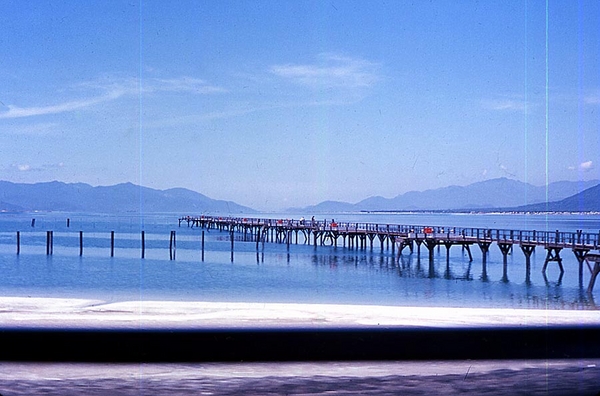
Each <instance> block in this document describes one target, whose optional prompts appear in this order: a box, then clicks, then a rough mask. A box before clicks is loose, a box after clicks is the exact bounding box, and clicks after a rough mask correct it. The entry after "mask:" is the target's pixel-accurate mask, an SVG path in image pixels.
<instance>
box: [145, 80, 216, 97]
mask: <svg viewBox="0 0 600 396" xmlns="http://www.w3.org/2000/svg"><path fill="white" fill-rule="evenodd" d="M144 89H147V90H148V91H149V92H160V91H163V92H189V93H194V94H211V93H221V92H227V90H226V89H224V88H222V87H218V86H215V85H210V84H208V83H207V82H206V81H204V80H201V79H198V78H192V77H180V78H171V79H151V80H149V81H147V86H145V88H144Z"/></svg>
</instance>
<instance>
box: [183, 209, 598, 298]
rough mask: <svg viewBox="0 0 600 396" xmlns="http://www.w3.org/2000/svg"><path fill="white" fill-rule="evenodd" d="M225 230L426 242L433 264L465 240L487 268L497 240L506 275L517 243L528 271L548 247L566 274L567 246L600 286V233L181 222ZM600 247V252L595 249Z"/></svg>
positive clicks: (293, 238) (365, 244) (258, 235)
mask: <svg viewBox="0 0 600 396" xmlns="http://www.w3.org/2000/svg"><path fill="white" fill-rule="evenodd" d="M182 224H187V226H188V227H199V228H205V229H218V230H220V231H228V232H231V233H234V232H237V233H241V234H242V235H243V239H244V240H247V241H255V242H256V246H257V248H258V245H259V243H260V242H262V243H265V242H274V243H285V244H288V245H289V244H291V243H295V244H298V243H303V244H311V245H314V246H315V248H316V247H317V246H336V247H337V246H339V245H340V244H341V245H342V246H343V247H348V248H357V249H368V248H370V249H373V247H374V245H376V244H379V245H380V248H381V250H384V249H386V248H387V249H391V250H392V252H394V253H395V252H396V250H397V252H398V254H402V252H403V251H404V249H409V250H410V252H411V253H413V252H414V250H415V247H416V250H417V254H419V255H420V253H421V246H424V247H425V248H426V249H427V250H428V252H429V263H430V266H432V265H433V259H434V249H435V247H437V246H442V245H443V246H445V247H446V251H447V256H446V257H447V260H449V251H450V248H451V247H452V246H455V245H459V246H461V247H462V248H463V249H465V251H466V252H467V253H468V255H469V259H470V260H471V261H472V260H473V256H472V254H471V249H470V247H471V246H472V245H477V246H479V248H480V250H481V252H482V258H483V266H484V271H485V265H486V259H487V253H488V252H489V248H490V246H491V245H492V244H496V245H497V246H498V247H499V249H500V251H501V253H502V256H503V264H504V276H505V277H506V273H507V256H508V254H509V253H510V252H511V251H512V250H513V247H514V246H515V245H517V246H518V247H519V248H520V249H521V251H522V252H523V254H524V255H525V265H526V275H527V278H529V274H530V270H531V255H532V253H533V252H534V251H535V249H536V248H537V247H541V248H543V249H545V250H546V258H545V261H544V266H543V269H542V271H543V272H544V273H545V272H546V269H547V267H548V264H549V263H551V262H555V263H557V265H558V267H559V269H560V272H561V275H562V273H564V267H563V264H562V257H561V255H560V254H561V251H562V250H563V249H571V251H572V252H573V253H574V255H575V257H576V258H577V261H578V263H579V280H580V284H581V283H582V282H583V264H584V262H585V263H586V265H587V267H588V269H589V271H590V274H591V278H590V283H589V285H588V291H589V292H591V291H592V290H593V287H594V283H595V280H596V277H597V276H598V274H599V273H600V232H599V233H594V234H592V233H584V232H582V231H581V230H579V231H576V232H560V231H559V230H556V231H535V230H533V231H528V230H504V229H487V228H461V227H440V226H421V225H398V224H377V223H360V222H335V221H319V220H315V219H314V218H313V219H312V220H306V219H299V220H290V219H286V220H283V219H266V218H233V217H216V216H200V217H192V216H185V217H181V218H180V219H179V226H181V225H182ZM593 251H595V252H596V253H593Z"/></svg>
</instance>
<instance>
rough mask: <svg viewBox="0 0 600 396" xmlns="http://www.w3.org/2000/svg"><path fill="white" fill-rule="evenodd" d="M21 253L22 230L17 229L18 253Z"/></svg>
mask: <svg viewBox="0 0 600 396" xmlns="http://www.w3.org/2000/svg"><path fill="white" fill-rule="evenodd" d="M19 254H21V231H17V255H19Z"/></svg>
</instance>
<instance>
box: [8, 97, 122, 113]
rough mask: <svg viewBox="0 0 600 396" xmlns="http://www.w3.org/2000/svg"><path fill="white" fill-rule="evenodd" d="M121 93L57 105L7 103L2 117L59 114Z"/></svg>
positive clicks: (91, 104)
mask: <svg viewBox="0 0 600 396" xmlns="http://www.w3.org/2000/svg"><path fill="white" fill-rule="evenodd" d="M119 96H120V95H117V94H114V93H111V94H105V95H100V96H96V97H91V98H87V99H81V100H74V101H69V102H64V103H60V104H56V105H48V106H40V107H18V106H14V105H7V106H6V107H7V108H8V111H5V112H1V113H0V119H3V118H4V119H6V118H23V117H32V116H39V115H47V114H58V113H65V112H69V111H74V110H79V109H83V108H85V107H90V106H93V105H96V104H99V103H102V102H106V101H109V100H113V99H117V98H118V97H119Z"/></svg>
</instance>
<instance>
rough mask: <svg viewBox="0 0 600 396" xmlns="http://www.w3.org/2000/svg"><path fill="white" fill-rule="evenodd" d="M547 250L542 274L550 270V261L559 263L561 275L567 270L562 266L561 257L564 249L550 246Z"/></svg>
mask: <svg viewBox="0 0 600 396" xmlns="http://www.w3.org/2000/svg"><path fill="white" fill-rule="evenodd" d="M546 250H547V251H548V253H547V254H546V260H545V261H544V267H543V268H542V272H543V273H546V268H548V263H549V262H550V261H556V262H557V263H558V267H559V268H560V273H561V274H562V273H564V272H565V270H564V268H563V265H562V258H561V257H560V251H561V250H562V247H555V246H552V247H550V246H549V247H547V248H546Z"/></svg>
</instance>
